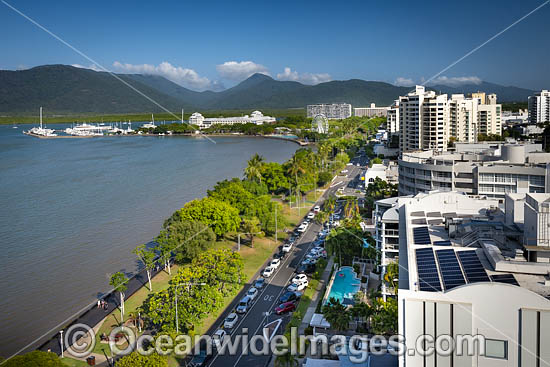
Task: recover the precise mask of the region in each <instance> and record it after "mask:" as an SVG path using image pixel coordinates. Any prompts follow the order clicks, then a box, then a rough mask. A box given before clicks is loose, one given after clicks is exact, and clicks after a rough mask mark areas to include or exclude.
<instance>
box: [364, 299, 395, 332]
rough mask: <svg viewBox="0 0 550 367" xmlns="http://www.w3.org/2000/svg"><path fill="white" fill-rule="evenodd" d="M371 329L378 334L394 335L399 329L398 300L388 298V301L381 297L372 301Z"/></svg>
mask: <svg viewBox="0 0 550 367" xmlns="http://www.w3.org/2000/svg"><path fill="white" fill-rule="evenodd" d="M371 302H372V308H373V311H372V315H371V318H370V320H371V331H372V332H373V333H374V334H378V335H392V334H394V333H395V332H397V329H398V309H397V300H396V299H394V298H391V297H389V298H387V299H386V302H384V300H383V299H382V298H381V297H376V298H374V299H373V300H372V301H371Z"/></svg>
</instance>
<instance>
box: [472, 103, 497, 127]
mask: <svg viewBox="0 0 550 367" xmlns="http://www.w3.org/2000/svg"><path fill="white" fill-rule="evenodd" d="M477 110H478V118H477V119H478V121H477V126H478V134H486V135H489V134H494V135H501V134H502V121H501V118H502V106H501V105H499V104H481V105H479V106H478V108H477ZM476 135H477V134H476Z"/></svg>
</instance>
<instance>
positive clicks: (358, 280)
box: [323, 266, 361, 304]
mask: <svg viewBox="0 0 550 367" xmlns="http://www.w3.org/2000/svg"><path fill="white" fill-rule="evenodd" d="M344 268H350V269H351V271H352V273H353V274H354V275H353V276H354V279H356V280H357V290H356V291H355V293H357V292H358V291H359V289H360V284H361V279H360V278H358V277H357V274H356V273H355V271H354V270H353V267H352V266H341V267H340V268H339V269H338V270H337V271H335V272H334V274H332V277H331V278H330V282H329V283H328V286H327V292H325V296H324V297H323V304H325V303H327V302H328V298H329V297H330V293H331V290H332V287H333V285H334V281H335V279H336V275H337V274H338V272H340V271H342V269H344ZM355 293H354V294H355Z"/></svg>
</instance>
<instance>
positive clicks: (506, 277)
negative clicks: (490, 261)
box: [491, 274, 519, 287]
mask: <svg viewBox="0 0 550 367" xmlns="http://www.w3.org/2000/svg"><path fill="white" fill-rule="evenodd" d="M491 280H492V281H493V282H498V283H507V284H512V285H517V286H518V287H519V283H518V281H517V280H516V278H515V277H514V276H513V275H512V274H495V275H491Z"/></svg>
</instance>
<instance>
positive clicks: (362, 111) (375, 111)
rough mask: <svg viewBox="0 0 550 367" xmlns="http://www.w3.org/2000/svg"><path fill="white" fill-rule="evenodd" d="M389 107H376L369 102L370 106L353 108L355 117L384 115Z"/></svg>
mask: <svg viewBox="0 0 550 367" xmlns="http://www.w3.org/2000/svg"><path fill="white" fill-rule="evenodd" d="M388 109H389V107H376V104H374V103H371V105H370V107H357V108H354V109H353V112H354V116H356V117H386V115H387V114H388Z"/></svg>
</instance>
